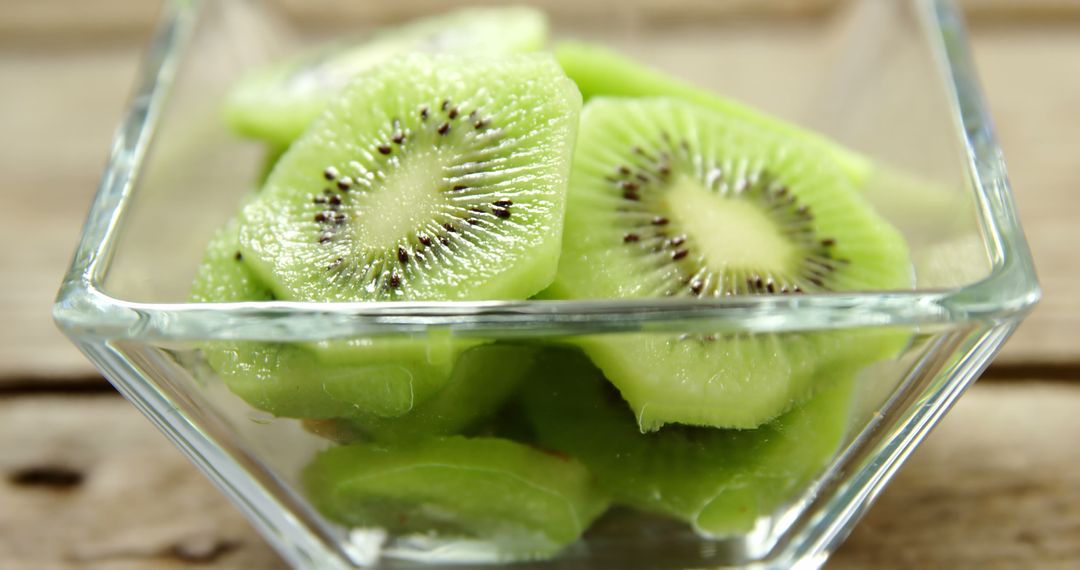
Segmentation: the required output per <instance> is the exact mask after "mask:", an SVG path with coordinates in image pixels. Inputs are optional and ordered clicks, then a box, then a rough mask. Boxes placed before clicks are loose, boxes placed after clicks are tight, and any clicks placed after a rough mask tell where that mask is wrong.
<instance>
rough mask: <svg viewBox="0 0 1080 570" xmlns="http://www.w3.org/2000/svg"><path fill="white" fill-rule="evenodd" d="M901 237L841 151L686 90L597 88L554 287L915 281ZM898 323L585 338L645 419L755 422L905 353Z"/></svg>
mask: <svg viewBox="0 0 1080 570" xmlns="http://www.w3.org/2000/svg"><path fill="white" fill-rule="evenodd" d="M910 279H911V278H910V262H909V260H908V252H907V248H906V246H905V243H904V240H903V239H902V237H901V236H900V234H899V233H898V232H897V231H896V230H895V229H893V228H892V227H891V226H889V225H888V223H887V222H886V221H885V220H884V219H882V218H881V217H880V216H879V215H877V214H876V213H875V212H874V211H873V210H872V209H871V207H870V206H869V205H868V204H867V203H866V202H865V200H864V199H863V198H862V197H861V196H860V195H859V194H858V193H857V192H856V191H855V190H854V189H853V187H852V186H851V184H850V183H849V181H848V179H847V177H846V176H845V175H844V173H843V172H842V169H841V168H840V167H839V166H838V165H837V164H836V163H835V161H834V160H833V156H832V155H831V154H830V153H826V152H822V151H821V149H820V148H819V147H817V146H814V145H807V144H803V143H802V142H801V141H800V140H799V139H797V138H792V137H790V136H788V133H787V132H786V131H785V130H771V129H769V128H767V127H766V126H765V125H764V124H761V123H759V122H753V121H746V120H744V118H743V117H742V115H739V114H721V113H716V112H714V111H712V110H709V109H706V108H703V107H700V106H697V105H694V104H691V103H687V102H685V101H682V100H678V99H670V98H657V99H647V98H643V99H618V98H597V99H594V100H592V101H590V103H589V104H588V105H587V106H586V109H585V111H584V112H583V113H582V120H581V132H580V137H579V143H578V147H577V152H576V155H575V159H574V171H573V174H572V177H571V190H570V194H569V197H568V207H567V214H566V226H565V229H564V238H563V254H562V258H561V261H560V265H559V271H558V275H557V277H556V279H555V282H554V283H553V284H552V286H551V288H550V289H549V290H548V291H547V292H546V293H545V296H546V297H549V298H562V299H603V298H642V297H671V298H691V299H693V298H717V297H727V296H732V295H799V294H802V293H816V292H828V291H843V290H867V289H899V288H904V287H908V286H910V282H911V281H910ZM905 338H906V337H904V336H903V335H897V334H896V333H895V332H888V331H885V332H882V331H859V332H857V333H851V332H822V333H807V334H784V335H772V334H763V335H683V336H673V335H670V334H631V335H602V336H592V337H588V338H584V339H582V340H581V341H580V344H581V346H583V347H584V348H585V350H586V352H587V353H588V354H589V356H590V357H591V358H592V359H593V361H594V362H595V363H596V364H597V365H598V366H599V367H600V369H601V370H603V371H604V374H605V375H606V376H607V377H608V378H609V379H610V380H611V381H612V382H613V383H614V384H615V385H616V386H617V387H618V388H619V390H620V391H621V392H622V395H623V396H624V397H625V398H626V399H627V401H629V402H630V404H631V406H633V408H634V410H635V411H636V412H637V414H638V420H639V422H640V424H641V427H642V429H646V430H650V429H656V428H658V427H660V426H661V425H663V424H665V423H669V422H675V423H685V424H697V425H708V426H716V427H737V428H752V427H756V426H758V425H760V424H762V423H764V422H767V421H769V420H771V419H772V418H775V417H776V416H778V415H779V414H781V413H782V412H784V411H785V410H787V409H788V408H790V407H791V406H792V405H793V404H794V403H796V402H797V401H799V399H801V398H802V397H803V395H804V394H805V393H807V392H808V390H809V388H810V387H811V384H812V383H811V379H812V376H813V373H814V371H815V370H816V369H817V368H818V367H820V366H826V365H831V364H833V363H844V364H852V365H857V364H859V363H862V364H867V363H869V362H873V361H875V360H878V359H882V358H886V357H889V356H892V355H894V354H895V353H896V352H897V351H898V350H899V348H900V346H901V345H902V344H903V342H904V340H905Z"/></svg>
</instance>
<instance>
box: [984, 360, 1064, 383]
mask: <svg viewBox="0 0 1080 570" xmlns="http://www.w3.org/2000/svg"><path fill="white" fill-rule="evenodd" d="M982 379H984V380H992V381H1002V382H1005V381H1008V382H1015V381H1028V380H1032V379H1037V380H1040V381H1048V382H1055V381H1073V380H1080V362H1001V363H995V364H992V365H990V367H989V368H987V369H986V372H984V373H983V375H982Z"/></svg>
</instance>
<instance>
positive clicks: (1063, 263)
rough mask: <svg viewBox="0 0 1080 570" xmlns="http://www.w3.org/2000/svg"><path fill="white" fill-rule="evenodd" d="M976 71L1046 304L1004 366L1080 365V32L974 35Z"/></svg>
mask: <svg viewBox="0 0 1080 570" xmlns="http://www.w3.org/2000/svg"><path fill="white" fill-rule="evenodd" d="M974 51H975V58H976V64H977V65H978V67H979V71H980V74H981V77H982V81H983V84H984V87H985V92H986V98H987V101H988V103H989V106H990V112H991V116H992V117H993V119H994V122H995V125H996V127H997V132H998V136H999V139H1000V142H1001V146H1002V148H1003V151H1004V153H1005V162H1006V164H1007V165H1008V168H1009V177H1010V179H1011V182H1012V187H1013V191H1014V193H1015V194H1016V201H1017V205H1018V207H1019V209H1020V219H1021V221H1022V222H1023V224H1024V230H1025V232H1026V233H1027V237H1028V241H1029V242H1030V244H1031V249H1032V252H1033V253H1034V255H1035V265H1036V268H1037V270H1038V271H1039V277H1040V279H1041V281H1042V286H1043V293H1044V299H1043V301H1042V303H1041V304H1040V305H1039V306H1037V307H1036V308H1035V311H1034V312H1033V313H1032V315H1031V317H1030V318H1029V319H1028V320H1027V321H1026V322H1024V324H1023V325H1021V327H1020V330H1019V331H1017V333H1016V335H1015V337H1013V339H1012V340H1011V341H1010V342H1009V343H1008V344H1007V345H1006V346H1005V349H1004V351H1003V352H1002V354H1001V356H1000V357H999V359H998V362H1001V363H1008V364H1011V365H1021V364H1040V365H1045V364H1050V363H1054V364H1065V363H1077V362H1078V361H1080V293H1078V289H1077V281H1074V280H1080V263H1077V260H1078V259H1080V255H1078V254H1077V252H1076V250H1075V249H1074V248H1075V247H1076V243H1077V240H1078V238H1080V228H1078V226H1077V223H1076V217H1077V215H1078V213H1080V192H1078V191H1077V189H1078V188H1080V169H1078V168H1077V167H1076V159H1077V152H1078V150H1077V149H1078V145H1080V142H1078V141H1080V114H1078V113H1077V112H1076V106H1077V104H1078V103H1080V57H1077V54H1078V53H1080V25H1075V26H1060V27H1046V26H1015V27H1001V26H987V27H984V28H975V30H974Z"/></svg>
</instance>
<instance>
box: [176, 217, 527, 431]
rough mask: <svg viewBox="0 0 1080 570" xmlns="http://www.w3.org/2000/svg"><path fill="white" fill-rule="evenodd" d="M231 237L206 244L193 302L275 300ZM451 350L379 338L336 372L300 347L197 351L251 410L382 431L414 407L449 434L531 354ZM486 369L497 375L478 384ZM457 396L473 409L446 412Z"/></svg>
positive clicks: (496, 397)
mask: <svg viewBox="0 0 1080 570" xmlns="http://www.w3.org/2000/svg"><path fill="white" fill-rule="evenodd" d="M238 231H239V226H238V225H237V223H236V222H235V221H233V222H230V223H229V224H228V225H226V227H224V228H223V229H222V230H220V231H219V232H218V233H217V234H216V235H215V236H214V238H213V240H212V241H211V242H210V244H209V246H208V247H207V250H206V254H205V258H204V261H203V263H202V265H200V266H199V268H198V270H197V272H196V277H195V281H194V284H193V285H192V293H191V299H192V300H193V301H194V302H198V303H232V302H245V301H271V300H273V299H274V294H273V293H272V292H271V291H270V290H269V289H268V288H267V287H266V286H265V285H264V284H263V283H262V281H261V280H260V279H259V278H258V277H257V276H256V275H255V274H254V273H253V272H252V271H251V270H250V269H249V268H248V266H247V263H246V260H245V259H244V257H243V254H241V253H240V249H239V239H238ZM359 343H360V341H357V343H356V344H359ZM450 343H451V341H450V340H445V339H444V340H442V341H439V340H424V339H418V340H403V339H379V341H378V342H377V343H376V342H374V341H372V342H371V343H369V345H368V346H366V347H363V348H357V347H354V349H356V350H357V351H358V352H356V353H355V354H353V355H352V358H351V361H352V364H342V365H334V364H327V363H325V362H323V361H321V360H320V359H319V358H317V355H316V354H315V353H314V352H312V351H311V350H309V348H308V347H305V346H303V345H299V344H285V343H267V342H250V341H235V342H231V341H222V342H215V343H208V344H207V345H206V346H204V347H203V352H204V353H205V354H206V358H207V361H208V363H209V364H210V366H211V367H212V368H213V369H214V370H215V371H217V373H218V374H219V375H220V377H221V379H222V380H223V381H224V383H225V384H226V385H227V386H228V387H229V389H230V390H232V391H233V392H234V393H236V394H237V395H238V396H240V397H241V398H243V399H244V400H245V401H246V402H248V403H249V404H250V405H252V406H253V407H255V408H258V409H260V410H264V411H267V412H270V413H272V414H274V415H277V416H284V417H299V418H357V419H358V421H363V422H365V423H370V424H373V425H381V423H380V422H381V421H382V419H384V418H392V417H397V416H401V415H405V414H408V413H409V412H412V411H413V410H414V408H416V409H418V410H419V409H426V410H434V411H435V412H437V413H435V412H425V415H424V416H423V417H427V416H428V415H433V416H435V417H433V418H431V419H427V420H424V422H421V423H423V424H424V425H427V424H428V423H430V424H434V425H435V426H438V427H439V428H440V429H439V430H437V431H439V433H450V432H451V431H452V430H453V429H456V426H467V425H469V424H470V423H471V422H473V421H474V420H475V419H476V418H477V417H478V416H483V415H485V414H489V413H491V411H492V409H493V408H494V407H495V406H497V405H498V403H499V402H500V401H501V398H503V397H505V395H506V393H507V392H508V390H509V389H511V388H509V387H508V386H507V384H509V385H512V384H513V383H514V382H516V380H517V378H518V377H519V376H520V371H519V366H520V364H518V361H517V360H516V359H517V358H521V362H523V363H525V364H527V363H528V362H529V361H530V360H529V358H530V356H529V355H530V354H531V353H530V352H528V351H527V350H525V349H523V354H524V356H521V355H519V354H517V353H515V354H510V353H509V351H510V348H509V347H506V348H503V347H499V348H496V347H490V348H489V347H486V346H479V347H476V348H472V349H471V350H469V349H463V351H459V352H454V353H453V354H448V353H449V352H451V349H449V348H446V347H445V345H447V344H450ZM457 345H459V346H467V345H465V344H464V343H457ZM435 348H437V349H435ZM459 353H460V357H459V356H458V354H459ZM508 361H509V362H508ZM494 370H499V371H504V372H505V374H504V375H500V376H490V377H489V376H485V375H484V373H486V372H488V371H494ZM458 383H460V384H461V385H458ZM488 390H490V392H489V391H488ZM442 392H446V394H443V393H442ZM436 394H440V396H439V397H438V398H436V399H437V400H438V401H439V402H441V403H440V404H435V403H434V402H432V403H431V404H430V405H429V404H428V403H427V402H426V400H428V399H430V398H433V397H435V396H436ZM456 394H460V395H462V397H469V398H474V399H475V402H476V405H475V406H472V405H462V406H454V403H455V402H456V401H457V400H455V399H454V395H456ZM418 429H419V428H418Z"/></svg>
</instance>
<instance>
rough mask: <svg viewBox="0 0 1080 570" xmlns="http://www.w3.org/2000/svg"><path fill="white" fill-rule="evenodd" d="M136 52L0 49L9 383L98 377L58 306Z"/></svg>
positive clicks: (1, 288)
mask: <svg viewBox="0 0 1080 570" xmlns="http://www.w3.org/2000/svg"><path fill="white" fill-rule="evenodd" d="M137 61H138V48H137V47H136V45H134V44H130V45H126V46H120V47H107V48H98V49H92V50H85V49H82V50H75V49H58V50H35V51H32V52H24V51H21V50H13V49H12V50H0V77H2V78H4V79H3V89H0V125H3V126H4V131H5V136H4V137H2V138H0V192H2V193H3V196H4V199H5V205H4V207H3V208H0V243H2V244H4V245H3V247H0V268H3V270H2V271H0V314H2V315H4V317H3V318H4V326H3V327H0V382H33V381H35V380H57V379H85V378H87V377H93V376H95V374H94V370H93V368H92V367H91V366H90V365H89V364H88V363H87V361H86V359H85V358H83V357H82V355H81V354H79V352H78V351H77V350H75V348H74V347H73V346H72V345H71V343H69V342H67V340H66V339H65V338H64V336H63V335H62V334H61V333H60V332H59V331H58V330H57V329H56V327H55V326H53V323H52V319H51V318H50V311H51V308H52V303H53V299H54V298H55V297H56V291H57V289H58V288H59V286H60V280H61V278H62V277H63V274H64V271H65V270H66V269H67V265H68V263H69V262H70V259H71V254H72V252H73V251H74V249H75V243H76V240H77V238H78V235H79V232H80V230H81V229H82V223H83V219H84V218H85V217H86V210H87V208H88V207H89V204H90V200H91V198H93V195H94V192H95V191H96V189H97V183H98V179H99V178H100V176H101V171H102V168H103V167H104V164H105V158H106V156H107V155H108V150H109V147H110V142H111V139H112V133H113V130H114V129H115V128H116V125H117V124H118V122H119V118H120V114H121V112H122V110H123V108H124V104H125V100H126V98H127V94H128V91H129V90H130V88H131V87H130V86H131V84H132V82H133V80H134V74H135V67H136V63H137Z"/></svg>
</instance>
